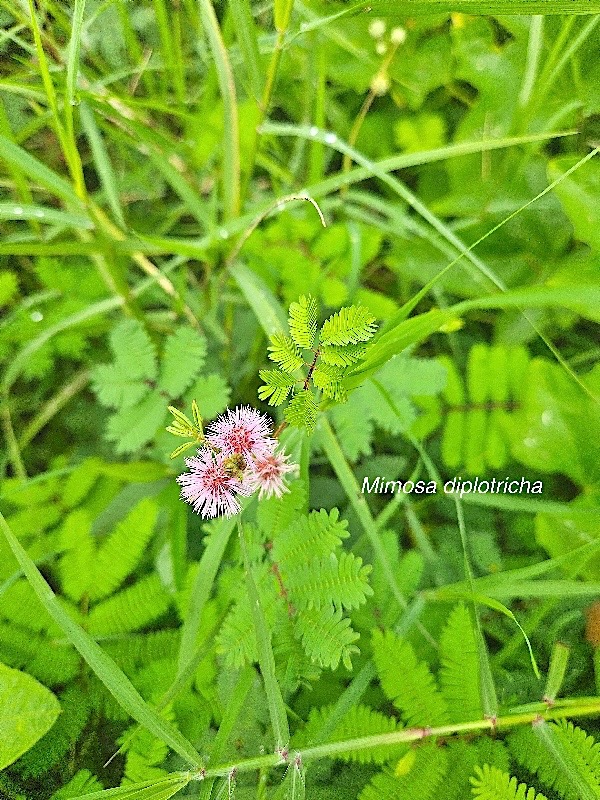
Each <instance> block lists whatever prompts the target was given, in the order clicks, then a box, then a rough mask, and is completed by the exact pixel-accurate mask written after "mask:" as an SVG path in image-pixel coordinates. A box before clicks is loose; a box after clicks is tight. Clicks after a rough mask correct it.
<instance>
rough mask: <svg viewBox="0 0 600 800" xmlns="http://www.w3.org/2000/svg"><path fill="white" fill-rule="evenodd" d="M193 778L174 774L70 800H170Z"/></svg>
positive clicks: (182, 774) (183, 774)
mask: <svg viewBox="0 0 600 800" xmlns="http://www.w3.org/2000/svg"><path fill="white" fill-rule="evenodd" d="M191 779H192V776H191V775H190V774H189V773H187V772H174V773H173V774H172V775H168V776H167V777H166V778H162V779H161V780H158V781H142V782H141V783H131V784H129V785H128V786H119V787H117V788H116V789H104V790H103V791H100V792H92V793H91V794H79V795H77V796H75V797H71V798H70V800H169V797H173V795H174V794H177V792H179V791H180V790H181V789H183V788H184V787H185V786H187V785H188V783H189V782H190V780H191Z"/></svg>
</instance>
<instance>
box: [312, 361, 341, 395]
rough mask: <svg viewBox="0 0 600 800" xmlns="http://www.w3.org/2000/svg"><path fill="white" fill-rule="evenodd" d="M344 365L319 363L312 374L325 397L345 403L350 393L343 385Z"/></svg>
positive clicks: (314, 381) (315, 383)
mask: <svg viewBox="0 0 600 800" xmlns="http://www.w3.org/2000/svg"><path fill="white" fill-rule="evenodd" d="M343 376H344V367H336V366H333V365H331V364H319V365H318V366H317V367H316V368H315V370H314V371H313V374H312V380H313V383H314V385H315V386H316V387H317V389H321V391H322V392H323V394H324V395H325V397H329V398H330V399H331V400H338V401H339V402H341V403H345V402H346V400H347V399H348V393H347V392H346V390H345V389H344V387H343V386H342V378H343Z"/></svg>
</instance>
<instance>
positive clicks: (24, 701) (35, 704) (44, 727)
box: [0, 663, 60, 770]
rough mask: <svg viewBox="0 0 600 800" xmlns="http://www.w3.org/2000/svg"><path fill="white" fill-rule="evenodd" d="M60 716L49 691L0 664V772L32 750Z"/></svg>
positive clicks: (29, 677)
mask: <svg viewBox="0 0 600 800" xmlns="http://www.w3.org/2000/svg"><path fill="white" fill-rule="evenodd" d="M59 714H60V704H59V702H58V700H57V699H56V697H55V696H54V695H53V694H52V692H51V691H50V690H49V689H46V687H45V686H42V684H41V683H38V682H37V681H36V680H35V678H32V677H31V675H27V674H26V673H25V672H19V671H18V670H16V669H11V668H10V667H7V666H5V665H4V664H1V663H0V730H1V731H2V738H0V770H3V769H4V768H5V767H7V766H8V765H9V764H12V763H13V761H16V760H17V758H19V756H21V755H23V753H25V752H26V751H27V750H29V749H30V748H31V747H33V745H34V744H35V743H36V742H37V741H38V740H39V739H41V738H42V736H44V734H45V733H47V732H48V731H49V730H50V728H51V727H52V726H53V725H54V723H55V722H56V720H57V718H58V715H59Z"/></svg>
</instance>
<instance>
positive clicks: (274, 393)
mask: <svg viewBox="0 0 600 800" xmlns="http://www.w3.org/2000/svg"><path fill="white" fill-rule="evenodd" d="M258 374H259V375H260V379H261V381H264V382H265V385H264V386H260V387H259V389H258V396H259V397H260V399H261V400H266V399H267V398H269V405H270V406H280V405H281V404H282V403H283V402H284V401H285V400H286V399H287V396H288V395H289V393H290V392H291V390H292V387H293V386H294V384H295V383H296V379H295V378H294V376H293V375H290V374H289V373H287V372H282V371H281V370H280V369H261V370H260V371H259V373H258Z"/></svg>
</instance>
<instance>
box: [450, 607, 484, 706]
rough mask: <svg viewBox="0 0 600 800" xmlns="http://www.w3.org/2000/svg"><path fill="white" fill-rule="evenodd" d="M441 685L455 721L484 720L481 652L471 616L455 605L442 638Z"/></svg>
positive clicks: (464, 608)
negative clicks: (481, 693) (480, 668)
mask: <svg viewBox="0 0 600 800" xmlns="http://www.w3.org/2000/svg"><path fill="white" fill-rule="evenodd" d="M440 660H441V664H442V668H441V671H440V684H441V688H442V694H443V695H444V698H445V700H446V702H447V703H448V709H449V713H450V717H451V718H452V720H455V721H456V722H468V721H469V720H474V719H481V718H482V717H483V710H482V708H481V696H480V691H479V653H478V649H477V640H476V638H475V633H474V631H473V621H472V619H471V614H470V613H469V610H468V608H467V607H466V606H465V604H464V603H459V604H458V605H456V606H455V607H454V608H453V609H452V612H451V614H450V617H449V619H448V622H447V623H446V626H445V628H444V630H443V632H442V636H441V639H440Z"/></svg>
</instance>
